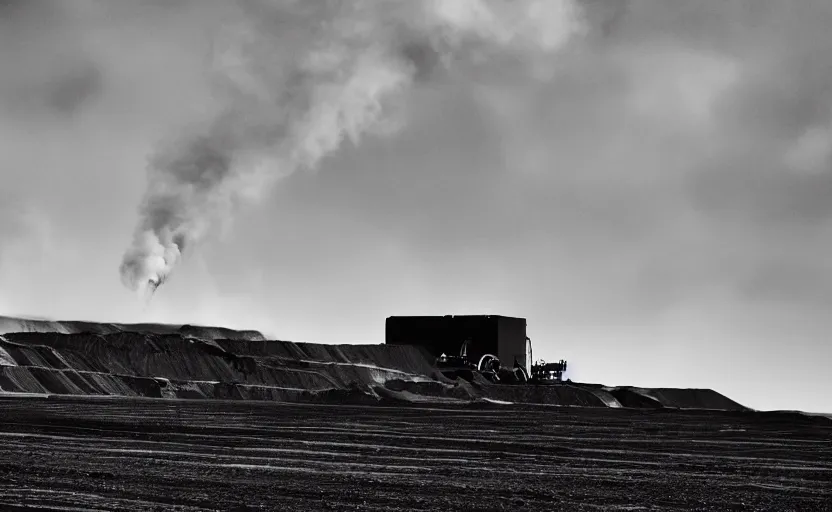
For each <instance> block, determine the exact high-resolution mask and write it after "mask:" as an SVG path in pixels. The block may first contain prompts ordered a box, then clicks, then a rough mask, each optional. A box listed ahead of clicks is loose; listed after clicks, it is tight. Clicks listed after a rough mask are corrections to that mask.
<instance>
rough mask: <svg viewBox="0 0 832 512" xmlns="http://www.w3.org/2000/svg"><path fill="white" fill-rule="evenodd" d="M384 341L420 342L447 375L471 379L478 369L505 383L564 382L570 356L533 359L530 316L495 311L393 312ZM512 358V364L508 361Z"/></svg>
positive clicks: (413, 343) (482, 374)
mask: <svg viewBox="0 0 832 512" xmlns="http://www.w3.org/2000/svg"><path fill="white" fill-rule="evenodd" d="M386 343H387V344H393V345H417V346H420V347H422V348H423V349H425V350H427V351H428V352H429V353H430V354H431V355H432V356H433V357H434V358H435V360H436V366H437V368H438V369H439V370H440V371H441V372H442V373H443V374H444V375H445V376H446V377H449V378H452V379H454V378H458V377H459V378H463V379H465V380H469V381H471V380H473V379H474V376H475V375H479V376H481V377H483V378H485V379H486V380H487V381H490V382H494V383H501V384H526V383H528V384H541V385H542V384H557V383H561V382H563V374H564V372H566V366H567V365H566V361H564V360H560V361H558V362H551V363H547V362H546V361H543V360H538V361H536V362H534V363H533V364H530V363H531V361H532V341H531V339H530V338H529V337H528V336H526V319H524V318H514V317H506V316H497V315H479V316H442V317H390V318H388V319H387V326H386ZM508 362H510V363H509V364H511V366H509V365H508V364H506V363H508Z"/></svg>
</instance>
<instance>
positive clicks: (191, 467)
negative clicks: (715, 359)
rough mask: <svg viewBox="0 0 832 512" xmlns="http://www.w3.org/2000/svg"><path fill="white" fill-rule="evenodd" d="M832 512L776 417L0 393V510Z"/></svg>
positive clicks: (826, 448)
mask: <svg viewBox="0 0 832 512" xmlns="http://www.w3.org/2000/svg"><path fill="white" fill-rule="evenodd" d="M30 508H31V509H44V508H46V509H57V510H124V511H131V510H183V511H184V510H311V511H316V510H383V511H394V510H442V511H451V510H483V511H485V510H535V511H541V510H569V511H583V510H771V511H778V512H783V511H789V510H795V511H815V510H832V421H830V420H828V419H826V418H820V417H808V416H804V415H800V414H791V413H754V412H718V411H684V410H633V409H603V408H577V407H533V406H483V405H479V406H467V407H459V406H456V407H451V406H437V407H424V406H421V407H416V406H410V407H408V406H405V407H377V406H367V407H360V406H328V405H286V404H277V403H264V402H239V401H238V402H230V401H228V402H226V401H211V400H195V401H187V400H161V399H155V400H153V399H136V398H132V399H130V398H106V399H95V398H80V397H63V398H58V397H55V398H52V397H50V398H48V399H47V398H37V397H6V398H0V510H24V509H30Z"/></svg>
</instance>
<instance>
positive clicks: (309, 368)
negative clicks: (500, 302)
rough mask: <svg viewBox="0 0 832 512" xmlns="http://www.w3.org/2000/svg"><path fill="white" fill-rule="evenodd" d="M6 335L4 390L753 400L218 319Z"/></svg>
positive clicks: (18, 326)
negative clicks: (470, 373) (218, 323)
mask: <svg viewBox="0 0 832 512" xmlns="http://www.w3.org/2000/svg"><path fill="white" fill-rule="evenodd" d="M0 333H2V335H0V390H2V392H5V393H25V394H58V395H89V396H142V397H156V398H214V399H238V400H276V401H286V402H327V403H414V402H433V403H437V402H471V401H481V400H487V401H498V402H513V403H534V404H547V405H569V406H585V407H629V408H650V409H656V408H665V407H678V408H705V409H725V410H742V409H744V407H743V406H741V405H740V404H737V403H736V402H734V401H732V400H730V399H728V398H726V397H724V396H722V395H720V394H719V393H716V392H714V391H712V390H708V389H697V390H687V389H643V388H629V387H617V388H610V387H603V386H600V385H588V384H573V383H569V384H563V385H541V386H533V385H496V384H492V383H490V382H488V381H486V380H485V379H482V378H475V379H474V380H473V381H471V382H469V381H466V380H462V379H456V380H450V379H448V378H446V377H444V376H443V375H442V374H441V373H440V372H439V371H438V370H437V369H436V368H435V367H434V365H433V361H432V358H431V357H430V356H429V355H428V354H427V353H426V352H424V351H423V350H422V349H421V348H418V347H413V346H396V345H322V344H314V343H293V342H288V341H272V340H266V339H265V338H264V337H263V335H262V334H260V333H259V332H256V331H234V330H231V329H224V328H216V327H199V326H189V325H185V326H176V325H160V324H144V325H139V324H134V325H125V324H98V323H88V322H55V321H45V320H21V319H13V318H7V317H0Z"/></svg>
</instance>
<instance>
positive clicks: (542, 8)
mask: <svg viewBox="0 0 832 512" xmlns="http://www.w3.org/2000/svg"><path fill="white" fill-rule="evenodd" d="M238 6H239V10H238V11H235V12H234V13H233V14H232V15H230V16H229V19H228V20H227V21H228V22H227V23H225V24H224V25H223V26H222V28H221V30H219V31H217V32H216V33H215V34H214V37H213V52H212V60H211V64H212V65H211V71H210V73H211V74H210V76H211V80H212V87H213V88H214V90H215V94H216V105H217V107H216V109H215V110H214V111H213V112H208V113H206V116H205V119H199V120H193V123H192V124H191V125H190V126H188V127H187V129H186V130H185V131H184V132H183V134H182V135H181V136H179V137H176V138H174V139H169V140H167V141H166V143H165V144H163V145H161V146H160V147H159V148H158V150H157V151H156V153H155V154H154V155H153V156H152V157H151V159H150V163H149V173H148V180H149V183H148V187H147V190H146V193H145V196H144V200H143V203H142V205H141V207H140V221H139V225H138V227H137V230H136V233H135V236H134V239H133V243H132V245H131V246H130V248H129V249H128V250H127V251H126V253H125V255H124V259H123V262H122V265H121V269H120V270H121V277H122V281H123V282H124V284H125V285H126V286H127V287H128V288H130V289H132V290H135V291H140V292H147V291H150V292H153V291H155V289H156V288H157V287H158V286H160V285H161V284H162V283H163V282H164V281H165V280H166V279H167V278H168V276H169V275H170V274H171V272H172V271H173V270H174V268H175V266H176V265H177V263H179V262H180V261H181V259H182V256H183V254H184V253H185V252H186V251H187V250H189V249H190V248H192V247H193V246H194V245H196V244H198V243H199V242H200V240H202V239H204V238H205V237H206V236H207V235H209V234H210V233H211V232H212V231H213V230H216V229H220V228H222V227H223V226H227V223H228V222H229V220H230V218H231V217H232V215H233V213H234V211H235V209H236V208H237V207H238V205H239V204H240V203H242V202H246V201H254V200H257V198H258V197H261V196H262V194H263V192H265V191H267V190H268V189H269V187H270V186H271V185H272V184H273V182H274V181H275V180H277V179H279V178H280V177H282V176H286V175H288V174H291V173H293V172H295V171H296V170H299V169H308V170H311V169H315V167H316V166H317V165H318V163H319V162H320V160H321V159H322V158H324V157H326V156H327V155H328V154H330V153H332V152H333V151H335V150H336V149H338V148H339V147H340V145H341V144H342V143H343V142H344V141H345V140H348V141H350V142H352V143H353V144H357V143H358V142H359V141H360V140H361V138H362V137H363V136H366V135H376V134H385V133H390V131H391V130H395V129H396V127H397V126H398V125H399V123H400V121H401V119H399V118H398V117H397V115H396V114H397V113H400V112H402V110H403V105H404V100H405V98H406V95H407V93H408V90H409V89H410V88H411V87H412V86H413V85H414V84H415V83H418V82H419V81H426V80H431V77H432V76H433V75H434V74H435V73H437V72H438V71H439V70H452V69H453V68H454V66H458V65H462V66H475V65H481V64H482V63H483V62H486V63H487V59H488V58H501V57H508V58H513V59H517V60H518V61H519V62H521V63H528V62H532V61H533V60H534V59H543V61H544V62H545V61H546V59H551V58H552V56H553V55H554V54H555V53H556V52H558V51H559V50H561V49H562V48H563V46H564V45H565V44H566V42H567V41H568V40H569V39H570V37H572V36H573V35H576V34H578V33H580V31H581V30H582V29H581V27H582V24H581V22H580V19H579V13H578V11H577V7H576V6H575V5H574V4H573V3H572V2H571V1H570V0H418V1H417V0H384V1H379V0H353V1H349V2H341V1H326V0H323V1H315V2H310V1H301V0H271V1H267V0H254V1H247V2H240V3H239V4H238ZM530 59H531V60H530Z"/></svg>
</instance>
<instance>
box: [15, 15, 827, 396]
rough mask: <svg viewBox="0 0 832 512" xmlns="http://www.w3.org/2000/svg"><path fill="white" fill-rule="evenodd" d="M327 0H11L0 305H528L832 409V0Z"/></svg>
mask: <svg viewBox="0 0 832 512" xmlns="http://www.w3.org/2000/svg"><path fill="white" fill-rule="evenodd" d="M344 5H345V4H339V3H338V2H324V1H321V2H318V3H315V4H313V3H305V4H302V3H301V2H299V1H296V0H249V1H244V0H239V1H237V2H230V1H227V2H220V1H211V0H170V1H160V0H130V1H129V2H128V1H127V0H122V1H104V0H62V1H49V0H6V1H0V314H4V315H10V316H14V315H26V316H37V317H47V318H58V319H84V320H95V321H121V322H133V321H157V322H172V323H202V324H211V325H224V326H228V327H236V328H251V329H258V330H261V331H262V332H264V333H266V334H268V335H269V336H270V337H274V338H277V339H284V340H295V341H315V342H323V343H380V342H383V339H384V319H385V318H386V317H387V316H391V315H419V314H440V315H444V314H502V315H509V316H520V317H524V318H526V319H527V320H528V334H529V336H530V337H531V338H532V340H533V346H534V350H535V357H543V358H546V359H561V358H562V359H567V360H568V361H569V367H570V371H569V377H571V378H572V379H573V380H575V381H583V382H602V383H605V384H609V385H639V386H655V387H697V388H712V389H715V390H717V391H719V392H721V393H723V394H725V395H727V396H728V397H730V398H732V399H734V400H737V401H739V402H741V403H743V404H744V405H747V406H750V407H754V408H759V409H800V410H806V411H818V412H832V395H830V394H829V393H828V390H829V389H832V372H829V371H828V362H829V361H832V344H830V341H829V334H830V333H831V332H832V316H830V315H829V314H827V313H828V311H829V308H830V305H832V260H830V258H829V257H828V254H827V253H829V251H830V249H832V201H829V200H828V199H827V194H828V193H830V192H832V156H831V155H832V34H830V32H829V31H828V27H829V26H830V24H831V23H832V4H830V3H829V2H828V1H826V0H800V1H796V2H788V3H786V2H781V1H774V0H730V1H716V0H701V1H697V2H689V1H684V0H575V1H574V2H573V1H572V0H562V1H561V0H545V1H536V0H517V1H515V2H507V1H504V0H493V1H490V0H458V1H457V2H456V3H454V2H450V1H448V2H443V3H442V4H440V3H438V2H437V1H436V0H420V1H408V2H405V1H404V0H386V1H385V2H380V1H369V0H368V1H356V2H353V3H350V4H349V7H344ZM159 278H164V283H163V284H162V286H160V287H159V288H158V290H157V291H156V293H155V295H153V297H152V300H147V298H148V289H147V283H148V282H149V281H157V280H158V279H159Z"/></svg>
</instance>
